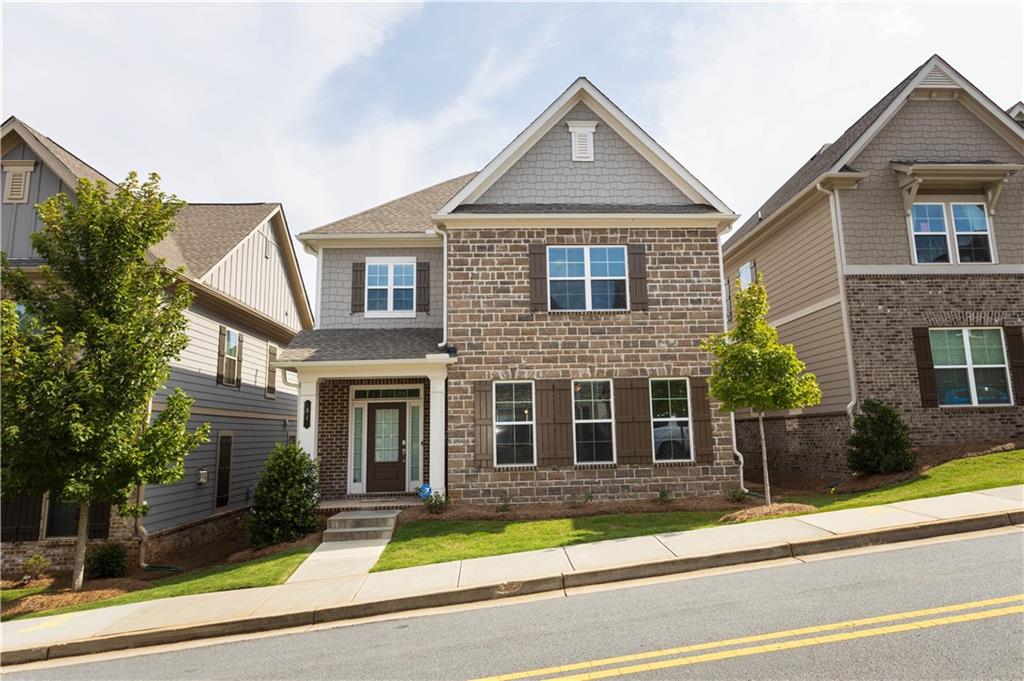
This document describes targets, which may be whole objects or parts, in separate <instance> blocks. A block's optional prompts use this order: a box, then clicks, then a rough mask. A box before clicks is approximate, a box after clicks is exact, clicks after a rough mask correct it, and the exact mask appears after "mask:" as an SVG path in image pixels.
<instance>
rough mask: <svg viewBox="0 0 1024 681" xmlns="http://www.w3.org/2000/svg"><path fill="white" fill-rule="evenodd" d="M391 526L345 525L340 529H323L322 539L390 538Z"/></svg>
mask: <svg viewBox="0 0 1024 681" xmlns="http://www.w3.org/2000/svg"><path fill="white" fill-rule="evenodd" d="M394 531H395V528H394V527H393V526H390V527H387V526H381V527H345V528H342V529H340V530H324V537H323V541H325V542H329V541H357V540H359V539H391V533H392V532H394Z"/></svg>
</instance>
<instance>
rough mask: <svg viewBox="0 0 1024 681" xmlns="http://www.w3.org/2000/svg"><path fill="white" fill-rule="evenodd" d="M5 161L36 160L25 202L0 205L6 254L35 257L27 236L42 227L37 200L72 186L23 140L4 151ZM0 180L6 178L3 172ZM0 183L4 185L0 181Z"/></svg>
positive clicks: (71, 188)
mask: <svg viewBox="0 0 1024 681" xmlns="http://www.w3.org/2000/svg"><path fill="white" fill-rule="evenodd" d="M3 160H5V161H35V162H36V165H35V168H33V169H32V173H31V174H30V175H29V187H28V201H26V202H25V203H6V202H5V203H4V204H3V208H2V209H0V223H2V225H3V240H2V243H0V249H2V250H3V251H4V252H5V253H6V254H7V257H8V258H37V257H39V256H38V254H37V253H36V252H35V249H33V248H32V243H31V242H30V241H29V236H30V235H32V234H33V233H35V232H38V231H39V230H40V229H42V226H43V224H42V222H41V221H40V220H39V215H38V214H37V213H36V204H37V203H41V202H43V201H45V200H46V199H48V198H50V197H51V196H53V195H54V194H59V193H61V192H64V193H66V194H69V195H71V193H72V192H73V191H74V189H75V188H74V187H67V186H65V184H64V182H63V181H62V180H61V179H60V178H59V177H57V174H56V173H54V172H53V171H52V170H50V168H49V167H48V166H47V165H46V164H44V163H43V162H42V161H41V160H40V159H39V157H38V156H36V154H35V153H33V152H32V150H31V149H29V148H28V145H26V144H25V143H24V142H19V143H18V144H16V145H15V146H14V147H12V148H11V149H10V150H9V151H8V152H7V153H5V154H4V156H3ZM3 175H4V177H3V182H4V183H6V182H7V173H6V172H4V174H3ZM0 186H3V185H0Z"/></svg>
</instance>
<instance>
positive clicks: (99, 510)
mask: <svg viewBox="0 0 1024 681" xmlns="http://www.w3.org/2000/svg"><path fill="white" fill-rule="evenodd" d="M88 527H89V530H88V532H89V539H106V538H107V537H108V536H110V502H109V501H94V502H92V503H91V504H89V526H88Z"/></svg>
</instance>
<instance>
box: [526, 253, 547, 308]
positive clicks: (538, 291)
mask: <svg viewBox="0 0 1024 681" xmlns="http://www.w3.org/2000/svg"><path fill="white" fill-rule="evenodd" d="M528 250H529V256H530V310H531V311H532V312H542V311H544V310H546V309H548V258H547V247H545V245H544V244H530V245H529V249H528Z"/></svg>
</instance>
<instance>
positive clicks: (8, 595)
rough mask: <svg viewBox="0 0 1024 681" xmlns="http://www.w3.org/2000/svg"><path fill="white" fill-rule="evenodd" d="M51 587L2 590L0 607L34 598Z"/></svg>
mask: <svg viewBox="0 0 1024 681" xmlns="http://www.w3.org/2000/svg"><path fill="white" fill-rule="evenodd" d="M48 588H49V587H48V586H46V585H41V586H25V587H20V588H18V589H3V590H0V605H7V604H8V603H13V602H14V601H16V600H18V599H19V598H23V597H25V596H34V595H36V594H38V593H42V592H44V591H46V590H47V589H48Z"/></svg>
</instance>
